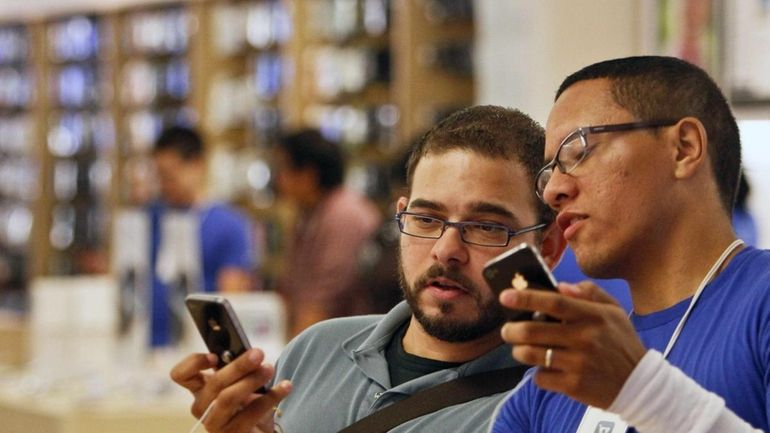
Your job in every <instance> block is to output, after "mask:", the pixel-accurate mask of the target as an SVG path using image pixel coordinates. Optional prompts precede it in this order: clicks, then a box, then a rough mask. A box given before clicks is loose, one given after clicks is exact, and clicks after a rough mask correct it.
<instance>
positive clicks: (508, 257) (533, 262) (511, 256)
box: [483, 243, 556, 321]
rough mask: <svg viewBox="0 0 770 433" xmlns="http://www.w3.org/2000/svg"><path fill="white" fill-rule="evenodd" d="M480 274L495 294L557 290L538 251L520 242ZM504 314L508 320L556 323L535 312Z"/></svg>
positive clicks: (485, 267) (521, 311)
mask: <svg viewBox="0 0 770 433" xmlns="http://www.w3.org/2000/svg"><path fill="white" fill-rule="evenodd" d="M483 275H484V278H485V279H486V280H487V283H488V284H489V287H490V288H491V289H492V290H493V291H494V292H495V293H496V294H498V295H499V294H500V292H502V291H503V290H505V289H507V288H510V287H513V288H514V289H518V290H524V289H537V290H553V291H555V290H556V279H555V278H554V277H553V274H551V271H550V270H549V269H548V265H546V264H545V261H544V260H543V257H542V256H540V253H539V252H538V251H537V249H536V248H535V247H533V246H531V245H529V244H527V243H521V244H519V245H517V246H516V247H514V248H512V249H510V250H508V251H506V252H504V253H502V254H500V255H499V256H497V257H495V258H493V259H492V260H490V261H488V262H487V263H486V264H485V265H484V271H483ZM507 311H508V320H510V321H519V320H551V321H554V320H555V319H553V318H551V317H548V316H546V315H545V314H543V313H539V312H537V311H536V312H531V311H523V310H509V309H507Z"/></svg>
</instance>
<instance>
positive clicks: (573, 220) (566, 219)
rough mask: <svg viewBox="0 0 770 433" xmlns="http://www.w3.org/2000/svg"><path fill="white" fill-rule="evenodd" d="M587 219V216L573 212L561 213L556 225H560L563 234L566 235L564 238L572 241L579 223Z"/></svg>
mask: <svg viewBox="0 0 770 433" xmlns="http://www.w3.org/2000/svg"><path fill="white" fill-rule="evenodd" d="M587 218H588V217H587V216H585V215H580V214H576V213H572V212H561V213H559V216H558V217H557V218H556V224H558V226H559V228H560V229H561V231H562V233H564V238H565V239H567V240H570V238H572V237H573V236H574V234H575V231H576V230H577V228H578V225H579V223H580V222H581V221H584V220H586V219H587Z"/></svg>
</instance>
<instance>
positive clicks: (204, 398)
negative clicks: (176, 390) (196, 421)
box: [171, 349, 291, 433]
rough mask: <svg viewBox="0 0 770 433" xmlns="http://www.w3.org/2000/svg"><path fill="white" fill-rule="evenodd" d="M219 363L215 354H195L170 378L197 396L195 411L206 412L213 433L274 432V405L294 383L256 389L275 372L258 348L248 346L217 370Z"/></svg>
mask: <svg viewBox="0 0 770 433" xmlns="http://www.w3.org/2000/svg"><path fill="white" fill-rule="evenodd" d="M216 365H217V358H216V356H215V355H214V354H211V353H208V354H204V353H196V354H193V355H190V356H188V357H186V358H185V359H183V360H182V361H181V362H179V363H178V364H177V365H176V366H174V368H173V369H172V370H171V379H173V380H174V382H176V383H178V384H179V385H181V386H183V387H185V388H187V389H188V390H189V391H190V392H191V393H192V394H193V396H194V397H195V400H194V402H193V404H192V408H191V412H192V414H193V415H194V416H195V417H196V418H201V417H202V416H204V414H205V415H206V416H205V419H203V421H202V424H203V425H204V426H205V427H206V430H207V431H208V432H210V433H225V432H227V433H246V432H248V433H262V432H265V433H268V432H269V433H272V432H273V431H274V428H273V413H274V411H275V407H276V406H277V405H278V403H279V402H280V401H281V400H283V398H284V397H286V396H287V395H288V394H289V392H290V391H291V383H290V382H288V381H282V382H279V383H278V384H277V385H275V386H274V387H272V388H271V389H269V390H267V392H265V393H264V394H262V393H257V392H254V390H255V389H259V388H262V387H264V386H265V385H266V384H267V383H268V382H269V381H270V380H271V379H272V377H273V374H274V373H275V370H274V368H273V367H272V366H271V365H270V364H267V363H265V362H264V353H263V352H262V351H261V350H259V349H249V350H248V351H246V352H245V353H244V354H242V355H241V356H239V357H237V358H236V359H235V360H233V361H232V362H230V363H229V364H227V365H226V366H225V367H223V368H221V369H218V370H214V369H215V368H216Z"/></svg>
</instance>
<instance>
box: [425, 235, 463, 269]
mask: <svg viewBox="0 0 770 433" xmlns="http://www.w3.org/2000/svg"><path fill="white" fill-rule="evenodd" d="M431 254H432V255H433V259H434V260H436V261H437V262H439V263H441V264H444V265H446V266H457V265H460V264H465V263H467V262H468V244H466V243H465V242H463V240H462V237H461V236H460V229H459V228H457V227H447V228H446V230H445V231H444V234H443V235H442V236H441V237H440V238H438V239H436V241H435V243H434V244H433V249H432V250H431Z"/></svg>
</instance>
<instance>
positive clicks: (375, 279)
mask: <svg viewBox="0 0 770 433" xmlns="http://www.w3.org/2000/svg"><path fill="white" fill-rule="evenodd" d="M422 136H423V134H419V135H418V136H417V137H415V139H414V140H413V141H412V142H411V143H410V144H409V146H407V148H408V149H407V150H408V151H406V152H403V153H402V154H400V155H396V157H395V158H394V159H393V160H392V161H391V163H390V165H389V167H388V172H387V177H388V191H389V193H390V202H389V203H388V206H387V208H386V211H385V220H384V221H383V222H382V224H380V227H379V228H378V229H377V231H376V232H375V234H374V236H372V237H371V238H370V239H369V241H368V242H367V243H366V244H365V246H364V248H363V250H362V253H361V254H360V255H359V257H358V271H359V273H360V274H361V275H362V276H363V277H365V278H366V289H367V291H368V292H369V297H370V299H371V312H372V313H377V314H384V313H387V312H388V311H389V310H390V309H391V308H393V307H394V306H396V304H398V303H399V302H401V301H403V300H404V296H403V293H402V291H401V285H400V283H399V279H398V241H399V239H400V237H401V232H399V230H398V226H397V225H396V224H393V213H392V209H395V208H396V204H397V203H398V199H399V197H403V196H405V195H406V190H407V188H406V164H407V161H408V159H409V154H410V151H411V149H412V148H413V147H414V146H415V144H416V143H418V142H419V140H421V139H422Z"/></svg>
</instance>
